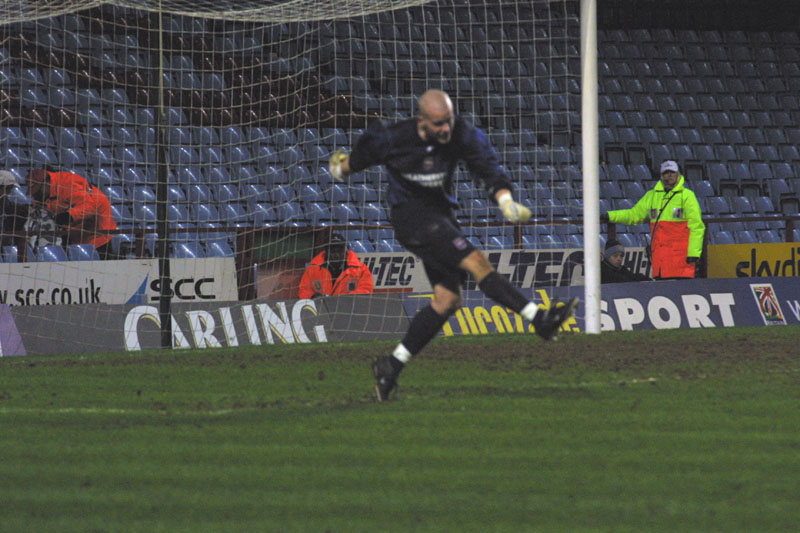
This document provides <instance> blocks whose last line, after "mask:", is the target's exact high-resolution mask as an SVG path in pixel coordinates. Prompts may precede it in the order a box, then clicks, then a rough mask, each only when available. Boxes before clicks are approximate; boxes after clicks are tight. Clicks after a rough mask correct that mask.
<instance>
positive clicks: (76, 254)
mask: <svg viewBox="0 0 800 533" xmlns="http://www.w3.org/2000/svg"><path fill="white" fill-rule="evenodd" d="M67 258H68V259H69V260H70V261H99V260H100V254H98V253H97V249H96V248H95V247H94V246H92V245H91V244H70V245H69V246H67Z"/></svg>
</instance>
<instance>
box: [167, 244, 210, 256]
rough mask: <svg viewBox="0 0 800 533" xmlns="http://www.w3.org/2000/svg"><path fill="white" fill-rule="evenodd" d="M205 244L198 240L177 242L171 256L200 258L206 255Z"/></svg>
mask: <svg viewBox="0 0 800 533" xmlns="http://www.w3.org/2000/svg"><path fill="white" fill-rule="evenodd" d="M205 256H206V254H205V251H204V250H203V246H202V245H201V244H200V243H199V242H197V241H186V242H175V243H173V244H172V251H171V252H170V257H173V258H175V259H198V258H202V257H205Z"/></svg>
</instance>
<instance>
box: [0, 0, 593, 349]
mask: <svg viewBox="0 0 800 533" xmlns="http://www.w3.org/2000/svg"><path fill="white" fill-rule="evenodd" d="M579 38H580V27H579V21H578V2H577V0H533V1H512V0H495V1H492V0H476V1H470V2H467V1H461V0H441V1H431V2H423V1H402V2H401V1H391V0H384V1H372V0H371V1H363V0H361V1H358V0H349V1H348V0H344V1H337V2H320V1H297V2H282V1H250V0H240V1H230V2H204V1H202V0H201V1H196V2H188V1H185V0H164V1H155V0H153V1H145V0H141V1H135V0H128V1H124V0H119V1H116V2H85V1H82V2H76V1H69V0H63V1H59V2H45V1H34V0H27V1H22V0H10V1H8V2H4V3H3V5H2V6H0V91H1V92H0V102H2V107H0V113H1V115H2V116H0V134H1V138H0V144H1V145H2V148H1V150H2V152H0V165H1V166H2V168H3V169H5V170H8V171H10V172H11V173H12V174H13V175H14V176H15V178H16V181H17V183H18V184H19V187H18V188H16V189H14V190H12V191H11V193H10V195H9V196H10V199H11V200H13V202H14V203H16V204H23V205H29V204H31V198H30V194H29V193H30V185H31V184H30V183H28V173H29V171H30V170H31V169H46V170H48V171H52V172H72V173H75V174H78V175H80V176H82V177H84V178H85V179H86V180H87V181H88V182H89V184H91V186H92V187H93V188H94V189H95V190H97V191H99V192H101V193H102V194H103V195H104V196H105V197H107V198H108V202H109V204H110V212H111V214H112V216H113V218H114V220H115V223H116V228H117V229H116V230H113V231H112V233H113V237H112V239H111V241H110V242H109V243H108V247H107V250H108V252H109V256H110V257H111V258H112V260H111V261H98V260H97V255H96V250H93V249H92V246H87V245H86V244H85V242H84V241H85V240H86V239H85V238H83V239H82V238H81V237H79V236H76V235H75V233H74V232H72V233H71V234H69V235H68V234H65V233H63V232H61V231H60V230H61V229H62V228H63V224H59V223H58V220H57V217H52V218H56V220H52V219H51V220H47V219H46V217H45V218H43V219H41V220H39V221H38V222H37V221H34V222H35V223H31V221H28V222H27V225H26V227H25V228H24V229H23V230H12V231H11V232H9V231H8V230H6V233H5V234H4V236H3V249H2V260H3V261H2V263H0V266H1V267H2V269H3V270H0V275H1V276H2V277H3V281H4V282H5V283H4V288H2V289H0V293H1V294H0V295H2V303H5V304H9V305H11V306H14V307H18V308H23V307H24V308H33V307H37V306H42V305H45V304H47V305H51V304H58V306H60V305H61V304H70V303H71V304H84V303H88V304H128V305H134V304H150V305H155V306H158V302H160V301H163V298H164V297H171V301H172V302H173V303H192V304H194V303H206V302H208V301H213V300H218V301H223V302H224V301H230V302H240V303H241V302H245V301H251V300H253V299H259V300H269V301H276V300H281V301H283V300H285V301H289V300H295V299H297V297H298V296H297V284H298V282H299V279H300V275H301V274H302V272H303V270H304V268H305V266H306V264H307V263H308V262H309V260H310V259H311V258H312V257H313V256H314V255H316V253H318V252H320V251H323V250H325V245H326V243H327V242H328V239H329V238H330V235H331V233H340V234H342V235H343V236H344V237H345V238H346V240H347V241H348V244H349V247H350V249H351V250H353V251H355V252H356V253H357V254H358V255H359V257H361V259H362V260H363V261H364V262H365V263H367V265H368V266H369V267H370V268H371V270H372V272H373V275H374V281H375V294H376V298H378V297H384V298H386V299H390V298H395V299H396V298H398V295H408V294H413V295H415V296H422V298H421V300H420V301H422V300H424V296H425V294H429V291H430V287H429V286H428V285H426V283H427V281H426V279H425V277H424V273H423V272H422V269H421V267H420V266H419V265H415V262H414V259H413V258H412V257H410V256H409V254H407V253H406V252H404V251H403V249H402V248H401V247H400V246H399V244H398V243H397V241H396V240H395V238H394V232H393V231H392V229H391V228H390V226H389V222H388V205H387V202H386V188H387V179H386V176H385V175H384V173H383V172H384V171H383V170H382V169H380V168H373V169H370V170H367V171H364V172H361V173H359V174H356V175H354V176H353V177H352V178H351V179H350V181H349V183H347V184H339V183H336V182H335V181H334V180H333V179H332V178H331V175H330V173H329V171H328V169H327V161H328V157H329V156H330V154H331V153H332V151H334V150H336V149H338V148H345V149H349V148H350V147H352V146H353V144H354V143H355V141H356V140H357V139H358V137H359V135H360V134H361V133H362V131H363V129H364V128H365V127H366V126H367V124H369V123H370V121H372V120H376V119H379V118H383V119H386V120H389V121H394V120H401V119H405V118H410V117H413V116H414V115H415V113H416V108H415V102H416V99H417V97H418V96H419V95H420V94H421V93H422V92H423V91H425V90H426V89H429V88H441V89H443V90H445V91H447V92H448V93H449V94H450V95H451V97H452V99H453V102H454V104H455V106H456V108H457V112H458V113H459V114H460V115H461V116H464V117H465V118H467V119H468V120H470V121H472V122H473V123H475V124H476V125H477V126H479V127H480V128H482V129H483V130H484V131H486V132H487V133H488V135H489V138H490V140H491V141H492V143H493V145H494V147H495V149H496V150H497V152H498V154H499V156H500V159H501V161H502V162H503V164H504V166H505V167H506V169H507V170H508V171H509V174H510V176H511V177H512V179H513V182H514V186H515V191H514V195H515V197H516V198H518V199H520V201H522V202H523V203H525V204H526V205H528V206H530V207H531V209H532V210H533V212H534V217H535V221H534V222H533V223H530V224H525V225H520V226H517V225H512V224H508V223H504V222H503V219H502V216H501V215H500V213H499V210H498V209H497V208H496V207H495V206H494V205H493V203H491V202H490V201H489V199H488V197H487V195H486V193H485V191H483V190H481V189H480V188H479V187H478V186H476V185H475V184H474V183H473V182H472V181H471V177H470V176H469V174H468V173H467V172H466V170H465V169H463V168H461V169H459V170H458V172H457V174H456V180H455V183H454V189H455V193H456V196H457V198H458V200H459V202H460V205H461V207H460V209H459V210H458V212H457V215H458V218H459V221H460V222H461V223H462V225H463V228H464V231H465V233H466V235H467V236H468V237H469V239H470V240H471V241H472V242H473V243H474V244H476V245H477V246H479V247H480V248H481V249H484V250H486V251H487V253H488V254H489V256H490V260H491V261H492V262H493V263H494V264H495V265H496V266H497V267H498V270H499V271H500V272H501V273H502V274H504V275H506V276H508V277H509V278H510V279H511V280H512V281H513V283H514V284H515V285H516V286H518V287H521V288H522V289H523V290H524V291H525V292H526V294H530V296H531V297H535V298H536V299H537V300H539V301H544V302H545V303H548V301H549V299H550V298H551V297H552V296H553V294H554V291H555V292H557V293H559V295H561V296H562V297H566V296H569V295H575V296H580V295H581V294H582V292H581V291H582V288H580V287H575V288H571V287H572V286H573V285H576V284H580V283H581V273H582V268H581V266H580V263H581V257H582V256H581V254H582V251H581V250H582V247H583V243H582V230H581V227H580V225H578V221H577V219H578V218H579V217H581V215H582V203H581V200H580V198H581V179H580V176H581V173H580V116H579V111H580V89H579V75H580V70H579V47H578V44H579ZM60 222H62V223H63V219H62V220H61V221H60ZM48 224H49V225H48ZM84 229H85V228H84ZM160 247H162V248H161V249H160ZM160 250H161V251H160ZM162 255H164V256H166V257H168V258H169V259H170V266H169V267H168V268H169V270H170V272H168V275H167V277H165V273H164V264H163V262H162V263H161V265H159V262H158V261H157V258H158V257H159V256H162ZM79 260H84V261H79ZM415 266H416V268H415ZM165 283H166V284H168V285H169V287H168V289H170V290H168V291H166V292H165V291H164V284H165ZM100 286H102V287H101V290H98V287H100ZM465 288H466V289H468V290H474V289H475V286H474V284H469V283H468V284H467V285H466V287H465ZM165 295H166V296H165ZM475 298H482V297H481V296H479V295H476V296H475ZM320 305H321V304H318V305H317V306H316V307H320ZM475 305H477V306H478V307H482V308H485V309H484V310H485V311H487V313H488V314H487V316H495V322H496V324H494V325H493V324H491V322H492V321H491V320H482V321H480V320H479V321H477V322H476V321H475V320H473V318H474V317H473V316H471V315H470V314H469V310H467V312H466V314H462V315H459V317H458V318H457V320H456V319H454V320H453V321H452V324H453V326H452V328H451V329H452V330H453V331H454V332H458V329H459V328H460V327H462V326H463V328H466V329H465V331H466V332H469V333H480V332H483V331H485V330H487V328H488V331H494V330H503V331H507V330H509V329H514V328H511V327H509V324H512V325H513V323H514V321H513V317H512V316H511V314H509V313H506V314H503V312H500V311H498V310H497V309H494V307H493V306H495V304H493V303H492V302H488V301H483V300H480V301H478V303H476V304H475ZM70 309H72V310H70ZM387 309H388V307H387ZM493 309H494V310H493ZM15 312H18V313H21V312H22V310H21V309H17V310H15ZM504 312H505V311H504ZM31 313H32V314H31V315H30V316H34V315H35V314H36V313H34V312H31ZM275 313H278V312H277V311H275ZM359 313H360V311H358V310H357V309H355V310H353V311H352V313H351V314H352V315H353V316H355V317H358V316H359ZM278 314H280V313H278ZM493 314H494V315H493ZM500 315H502V317H500ZM37 316H38V315H37ZM47 316H48V317H49V319H51V320H53V321H62V322H64V323H70V322H72V323H80V322H81V321H87V320H88V321H101V320H100V319H98V318H97V317H98V315H97V313H96V312H92V311H87V309H86V308H84V307H81V306H72V308H64V309H60V310H59V311H58V312H55V311H52V312H50V313H49V314H47ZM198 316H199V315H198ZM279 318H280V317H279ZM361 318H363V319H364V320H361V321H359V320H357V319H353V320H352V321H351V322H352V325H351V326H348V327H351V328H352V329H353V330H354V331H356V332H358V333H362V334H369V333H378V332H377V331H370V329H371V328H375V327H377V328H378V329H379V328H380V324H381V321H380V320H378V321H377V322H376V321H375V320H372V319H370V320H367V318H374V317H369V316H366V315H364V316H361ZM154 320H155V319H154ZM282 320H284V321H286V322H289V321H290V320H291V319H290V318H289V317H288V315H282ZM487 322H489V323H490V324H489V325H488V326H486V323H487ZM375 324H377V326H375ZM263 328H264V329H263V330H262V332H261V341H262V342H264V339H266V338H269V339H273V336H272V334H271V333H270V334H268V333H269V331H268V330H270V327H269V326H268V325H264V326H263ZM272 329H273V330H275V328H272ZM278 329H280V328H278ZM287 331H288V330H287ZM40 335H41V336H42V338H43V339H48V328H46V327H44V328H41V333H40ZM287 336H288V337H291V335H289V334H288V333H287V335H285V336H281V335H277V334H276V335H275V337H274V338H275V339H284V337H287ZM186 337H187V338H186V339H184V341H186V342H187V343H188V344H189V345H193V344H194V341H193V339H192V338H191V337H190V336H189V335H186ZM297 337H298V336H297V335H294V340H297ZM208 339H209V337H208V336H206V337H201V338H199V340H198V342H201V343H203V342H205V343H206V344H207V345H208V344H209V342H210V341H209V340H208ZM48 340H49V341H50V342H53V343H56V342H58V339H57V338H50V339H48ZM194 340H197V339H194ZM284 340H286V339H284ZM291 340H292V339H291V338H289V339H288V341H291ZM86 342H87V350H89V349H91V341H86ZM173 342H175V343H177V344H179V345H180V344H181V342H178V341H176V340H175V339H173ZM223 344H224V343H223Z"/></svg>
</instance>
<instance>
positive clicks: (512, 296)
mask: <svg viewBox="0 0 800 533" xmlns="http://www.w3.org/2000/svg"><path fill="white" fill-rule="evenodd" d="M478 288H479V289H480V290H481V291H483V294H485V295H486V296H488V297H489V298H491V299H492V300H494V301H495V302H497V303H499V304H503V305H505V306H506V307H510V308H511V309H512V310H513V311H514V312H515V313H519V312H520V311H522V309H523V308H524V307H525V306H526V305H528V303H529V302H530V300H528V299H527V298H526V297H525V296H523V295H522V293H521V292H519V291H518V290H517V289H516V288H515V287H514V286H513V285H511V283H510V282H509V281H508V280H507V279H506V278H505V277H504V276H501V275H500V274H499V273H498V272H497V271H496V270H494V271H492V273H491V274H489V275H488V276H486V277H485V278H483V279H482V280H481V282H480V283H478Z"/></svg>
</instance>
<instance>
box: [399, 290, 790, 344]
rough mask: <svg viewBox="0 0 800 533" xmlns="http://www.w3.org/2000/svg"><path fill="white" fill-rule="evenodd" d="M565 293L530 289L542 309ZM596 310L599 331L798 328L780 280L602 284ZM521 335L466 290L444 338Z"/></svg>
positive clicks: (410, 301)
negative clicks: (598, 307)
mask: <svg viewBox="0 0 800 533" xmlns="http://www.w3.org/2000/svg"><path fill="white" fill-rule="evenodd" d="M569 295H570V293H569V291H568V289H567V288H565V287H557V288H555V289H552V290H547V291H545V290H544V289H535V288H534V289H532V290H531V297H532V299H533V300H534V301H536V302H539V303H542V304H544V305H546V306H547V305H550V304H551V303H552V302H553V300H555V299H557V298H560V299H561V300H562V301H564V300H566V299H567V297H568V296H569ZM425 296H427V298H425ZM430 296H431V295H416V296H413V297H408V298H406V300H405V305H406V312H407V313H408V314H409V316H413V313H415V312H416V311H417V310H418V309H419V308H420V307H423V306H424V305H427V303H428V300H429V298H430ZM600 308H601V328H602V330H603V331H618V330H634V329H636V330H639V329H675V328H714V327H732V326H764V325H787V324H800V284H798V283H797V282H796V280H794V279H791V278H781V277H771V278H757V279H742V278H740V279H713V280H712V279H692V280H680V281H678V280H676V281H658V282H633V283H614V284H607V285H603V286H602V300H601V305H600ZM583 314H584V313H583V310H582V309H581V307H580V306H579V307H578V310H577V312H576V317H575V318H573V319H572V320H570V321H568V322H567V323H565V324H564V327H563V328H562V331H568V332H580V331H584V321H583ZM524 331H533V330H532V329H530V326H529V325H526V324H524V323H523V321H522V320H521V318H520V317H519V316H518V315H516V314H515V313H513V312H512V311H511V310H510V309H508V308H505V307H502V306H500V305H493V304H488V305H487V303H486V298H485V296H484V295H483V293H481V292H479V291H468V292H466V293H465V294H464V305H463V307H462V308H461V309H460V310H459V311H458V312H456V314H455V315H454V316H453V317H452V318H451V319H450V320H449V322H448V323H447V324H446V325H445V327H444V328H443V332H442V334H443V335H446V336H449V335H484V334H488V333H521V332H524Z"/></svg>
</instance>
